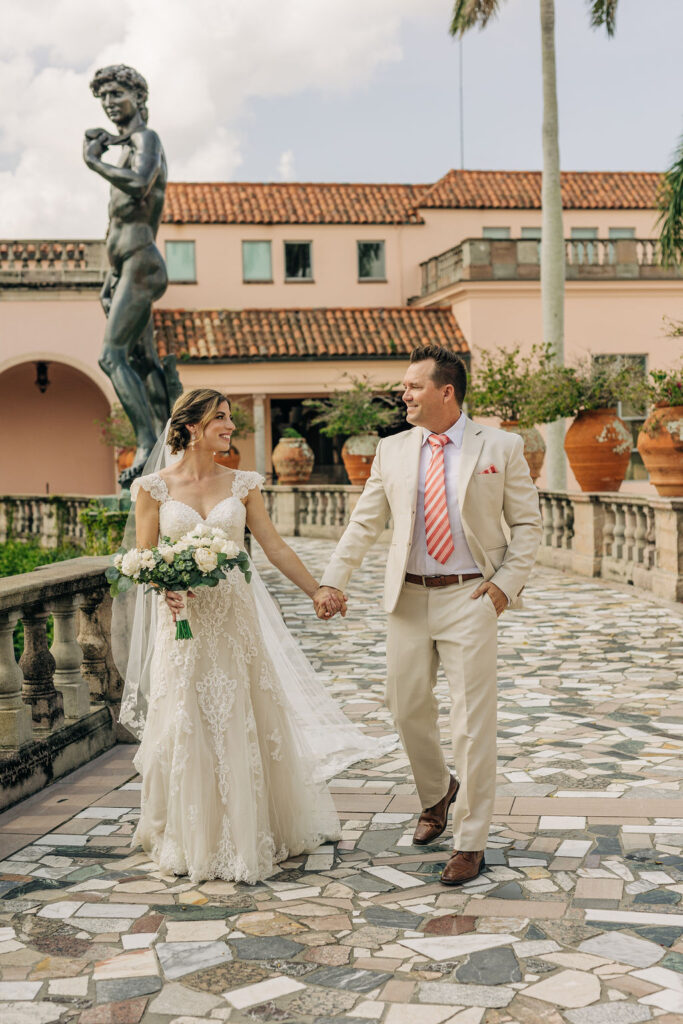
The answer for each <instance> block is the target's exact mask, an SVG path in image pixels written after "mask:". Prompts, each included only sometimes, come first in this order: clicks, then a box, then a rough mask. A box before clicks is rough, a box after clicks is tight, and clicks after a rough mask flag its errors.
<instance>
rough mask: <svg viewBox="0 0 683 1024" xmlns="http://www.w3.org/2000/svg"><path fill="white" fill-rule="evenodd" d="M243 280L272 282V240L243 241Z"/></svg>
mask: <svg viewBox="0 0 683 1024" xmlns="http://www.w3.org/2000/svg"><path fill="white" fill-rule="evenodd" d="M242 280H243V281H260V282H262V283H264V284H270V283H272V280H273V265H272V261H271V258H270V242H242Z"/></svg>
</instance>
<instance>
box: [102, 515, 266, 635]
mask: <svg viewBox="0 0 683 1024" xmlns="http://www.w3.org/2000/svg"><path fill="white" fill-rule="evenodd" d="M230 569H239V570H240V572H242V573H244V578H245V579H246V581H247V583H248V582H249V581H250V579H251V570H250V569H249V556H248V555H247V553H246V551H241V550H240V548H239V547H238V546H237V544H235V542H234V541H232V540H228V536H227V534H226V533H225V532H224V531H223V530H221V529H219V528H218V527H216V526H206V525H203V524H200V525H198V526H195V528H194V530H191V531H190V533H186V534H184V536H182V537H181V538H180V540H177V541H175V542H173V541H171V540H170V538H169V537H162V538H161V541H160V543H159V544H158V545H157V546H156V547H153V548H131V550H130V551H120V552H118V554H116V555H114V557H113V564H112V565H110V566H109V568H108V569H107V570H106V573H105V575H106V577H107V580H108V581H109V591H110V593H111V595H112V597H116V595H117V594H123V593H125V591H126V590H129V589H130V588H131V587H132V586H133V585H134V584H136V583H147V584H149V585H150V586H151V587H152V588H153V589H155V590H162V591H163V590H173V591H177V592H178V593H179V594H180V595H181V596H182V598H183V611H181V612H179V613H178V614H177V615H176V631H175V638H176V640H190V639H192V630H191V629H190V623H189V622H188V621H187V591H188V590H194V589H195V588H196V587H216V586H218V583H219V581H220V580H222V579H225V577H226V575H227V573H228V572H229V571H230Z"/></svg>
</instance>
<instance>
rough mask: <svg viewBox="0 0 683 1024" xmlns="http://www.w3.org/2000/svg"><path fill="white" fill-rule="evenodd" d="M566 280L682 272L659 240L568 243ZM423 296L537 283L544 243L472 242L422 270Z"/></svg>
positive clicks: (647, 277) (639, 277)
mask: <svg viewBox="0 0 683 1024" xmlns="http://www.w3.org/2000/svg"><path fill="white" fill-rule="evenodd" d="M564 248H565V253H564V254H565V277H566V279H567V280H568V281H578V280H581V281H604V280H609V281H617V280H675V279H680V278H681V277H683V269H682V268H681V267H678V266H671V267H665V266H663V265H662V262H661V256H660V248H659V242H658V240H657V239H655V238H620V239H615V240H614V241H612V240H608V239H603V238H595V239H575V238H568V239H565V243H564ZM420 268H421V271H422V289H421V295H423V296H424V295H431V294H432V293H433V292H437V291H440V290H441V289H442V288H448V287H449V286H450V285H453V284H457V283H458V282H459V281H537V280H539V279H540V276H541V243H540V241H539V240H536V239H527V238H514V239H500V240H498V239H489V238H468V239H466V240H465V241H463V242H461V243H460V245H456V246H454V247H453V248H452V249H447V250H446V252H442V253H441V254H440V255H438V256H433V257H432V258H431V259H429V260H425V261H424V263H421V264H420Z"/></svg>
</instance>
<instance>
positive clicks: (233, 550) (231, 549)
mask: <svg viewBox="0 0 683 1024" xmlns="http://www.w3.org/2000/svg"><path fill="white" fill-rule="evenodd" d="M221 550H222V552H223V554H224V555H227V556H228V558H237V556H238V555H239V553H240V549H239V547H238V545H237V544H235V542H234V540H226V541H223V547H222V548H221Z"/></svg>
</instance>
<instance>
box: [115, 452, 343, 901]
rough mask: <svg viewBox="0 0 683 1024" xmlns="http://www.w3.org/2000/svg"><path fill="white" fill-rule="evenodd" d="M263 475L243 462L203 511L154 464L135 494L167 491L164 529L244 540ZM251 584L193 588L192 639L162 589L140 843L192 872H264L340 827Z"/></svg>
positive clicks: (236, 578)
mask: <svg viewBox="0 0 683 1024" xmlns="http://www.w3.org/2000/svg"><path fill="white" fill-rule="evenodd" d="M262 482H263V478H262V477H261V476H260V475H259V474H258V473H247V472H240V471H237V472H236V473H235V476H234V480H233V489H232V494H231V496H230V497H228V498H225V499H223V500H222V501H220V502H219V503H218V504H217V505H215V506H214V507H213V508H212V509H211V511H210V513H209V515H208V516H207V517H206V519H204V518H203V517H202V516H201V515H199V513H198V512H197V511H196V510H195V509H193V508H191V507H190V506H189V505H186V504H184V503H183V502H181V501H177V500H176V499H174V498H171V497H170V495H169V492H168V489H167V487H166V484H165V482H164V480H163V478H162V477H161V476H160V475H159V474H158V473H154V474H150V475H148V476H143V477H140V478H139V480H136V481H135V483H134V485H133V487H131V497H133V498H135V496H136V494H137V489H138V487H140V486H142V487H144V488H145V490H147V491H149V493H150V494H151V495H152V497H153V498H155V499H156V500H157V501H159V502H160V503H161V505H160V509H159V532H160V535H161V536H167V537H170V538H171V540H172V541H173V540H177V539H178V538H179V537H181V536H182V535H183V534H184V533H187V532H188V531H189V530H191V529H192V528H193V527H195V526H196V525H197V524H198V523H207V524H208V525H210V526H218V527H220V528H221V529H222V530H225V532H226V533H227V534H228V536H229V538H230V540H233V541H235V542H236V543H237V544H239V546H240V547H243V546H244V527H245V520H246V509H245V505H244V503H243V501H242V499H243V498H245V497H246V496H247V494H248V492H249V490H250V489H251V488H253V487H257V486H260V485H261V483H262ZM251 586H252V585H251V584H249V583H247V582H246V580H245V578H244V576H243V574H242V573H241V572H239V571H238V570H233V571H231V572H230V573H229V575H228V578H227V579H226V580H224V581H222V582H221V583H219V585H218V586H217V587H215V588H209V587H199V588H197V591H196V596H195V597H194V598H192V599H190V600H189V601H188V605H189V613H188V618H189V621H190V625H191V628H192V633H193V636H194V639H192V640H181V641H177V640H176V639H175V624H174V621H173V617H172V615H171V612H170V610H169V608H168V606H167V605H166V603H165V601H164V600H163V599H162V598H161V597H158V598H155V600H156V601H157V602H158V611H157V626H156V637H155V644H154V651H153V655H152V661H151V669H150V694H149V707H148V710H147V717H146V721H145V725H144V731H143V733H142V739H141V744H140V748H139V750H138V753H137V755H136V757H135V762H134V763H135V767H136V769H137V770H138V772H139V773H140V774H141V776H142V780H143V782H142V809H141V814H140V822H139V824H138V826H137V829H136V832H135V835H134V837H133V843H136V842H139V843H141V844H142V847H143V849H144V850H146V851H147V852H148V853H149V854H150V855H151V857H152V858H153V859H154V860H155V861H156V862H157V863H158V864H159V865H160V867H161V868H162V869H163V870H165V871H168V872H171V873H174V874H177V875H188V876H189V878H190V880H191V881H193V882H197V881H200V880H204V879H211V878H223V879H226V880H234V881H244V882H256V881H257V880H259V879H262V878H264V877H267V876H268V875H269V874H270V873H271V872H272V871H273V867H274V865H275V864H276V863H277V862H278V861H281V860H283V859H285V858H286V857H287V856H295V855H297V854H299V853H302V852H304V851H310V850H313V849H315V847H317V846H319V845H320V843H322V842H324V841H325V840H326V839H332V840H333V839H338V838H339V835H340V827H339V819H338V817H337V814H336V812H335V809H334V805H333V803H332V798H331V796H330V794H329V791H328V789H327V786H326V785H325V782H324V780H323V779H322V778H321V774H320V771H318V770H317V766H316V763H315V758H314V755H313V753H312V751H311V748H310V746H309V745H308V743H307V741H306V738H305V736H304V735H303V733H302V730H301V729H300V728H299V727H298V724H297V719H296V716H295V715H294V714H292V711H291V707H290V705H289V701H288V697H287V694H286V692H285V689H284V688H283V686H282V684H281V681H280V679H279V677H278V671H277V670H276V668H275V664H274V660H273V658H271V654H270V653H269V651H268V650H266V646H265V644H264V641H263V635H262V632H261V628H260V625H259V618H258V614H257V609H256V605H255V602H254V597H253V594H252V591H251ZM272 654H273V656H274V657H275V654H276V652H272ZM358 756H359V755H357V757H358Z"/></svg>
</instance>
